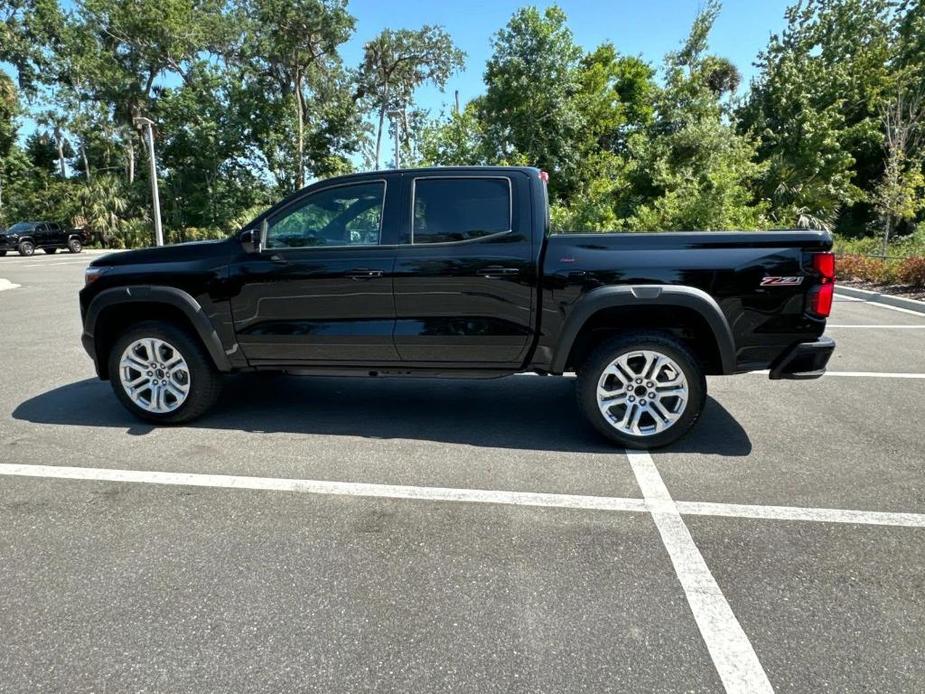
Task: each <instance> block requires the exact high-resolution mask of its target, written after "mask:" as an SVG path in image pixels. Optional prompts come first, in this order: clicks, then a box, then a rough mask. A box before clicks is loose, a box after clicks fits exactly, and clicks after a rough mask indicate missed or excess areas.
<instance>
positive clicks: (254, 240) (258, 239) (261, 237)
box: [240, 220, 269, 253]
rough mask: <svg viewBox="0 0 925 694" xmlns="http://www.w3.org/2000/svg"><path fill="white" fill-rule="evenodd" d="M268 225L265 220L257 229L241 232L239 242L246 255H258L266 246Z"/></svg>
mask: <svg viewBox="0 0 925 694" xmlns="http://www.w3.org/2000/svg"><path fill="white" fill-rule="evenodd" d="M268 231H269V224H267V221H266V220H263V222H261V224H260V227H259V228H258V229H247V230H246V231H243V232H241V236H240V240H241V245H242V246H244V250H245V251H247V252H248V253H260V252H261V251H263V249H264V248H265V247H266V245H267V232H268Z"/></svg>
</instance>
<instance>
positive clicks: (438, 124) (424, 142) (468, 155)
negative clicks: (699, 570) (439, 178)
mask: <svg viewBox="0 0 925 694" xmlns="http://www.w3.org/2000/svg"><path fill="white" fill-rule="evenodd" d="M478 113H479V105H478V100H475V101H473V102H470V103H469V104H467V105H466V107H465V108H464V109H462V110H461V111H453V112H452V113H450V114H449V116H446V117H444V118H442V119H439V120H436V121H432V122H430V123H429V124H427V125H426V126H424V128H423V132H422V135H421V163H422V164H424V165H430V166H476V165H479V164H485V163H487V161H486V156H485V134H484V130H483V128H482V122H481V121H480V120H479V116H478Z"/></svg>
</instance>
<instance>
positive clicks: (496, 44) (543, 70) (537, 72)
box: [478, 6, 583, 199]
mask: <svg viewBox="0 0 925 694" xmlns="http://www.w3.org/2000/svg"><path fill="white" fill-rule="evenodd" d="M492 47H493V54H492V56H491V58H489V60H488V64H487V66H486V67H485V83H486V85H487V90H486V92H485V96H484V97H483V98H482V99H480V100H479V102H478V108H479V119H480V120H481V122H482V127H483V129H484V133H485V146H486V148H487V150H486V151H487V153H488V155H489V159H491V160H493V161H495V162H497V163H510V164H519V163H529V164H531V165H534V166H538V167H540V168H542V169H545V170H547V171H549V173H550V175H551V181H550V184H549V191H550V194H551V196H552V197H553V198H554V199H556V198H559V197H561V196H563V195H565V194H566V193H567V192H569V191H574V189H575V187H576V186H577V183H578V181H577V177H576V172H577V167H578V155H579V153H578V151H576V149H575V148H574V147H573V146H572V145H573V144H574V143H575V142H576V140H577V139H578V138H579V134H580V132H581V129H582V125H583V123H582V116H581V112H580V110H579V108H578V104H577V103H576V100H575V99H574V98H573V95H574V94H575V92H576V91H578V89H579V75H580V61H581V58H582V52H581V48H580V47H579V46H578V45H577V44H576V43H575V41H574V38H573V36H572V32H571V31H570V30H569V28H568V27H567V26H566V17H565V13H564V12H563V11H562V10H561V9H559V8H558V7H556V6H552V7H549V8H548V9H546V10H545V11H544V12H542V13H541V12H540V11H539V10H537V9H536V8H534V7H527V8H524V9H522V10H518V11H517V12H516V13H515V14H514V16H513V17H512V18H511V20H510V22H508V24H507V26H506V27H504V28H503V29H501V30H500V31H499V32H498V33H497V34H495V36H494V39H493V41H492Z"/></svg>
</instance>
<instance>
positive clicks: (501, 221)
mask: <svg viewBox="0 0 925 694" xmlns="http://www.w3.org/2000/svg"><path fill="white" fill-rule="evenodd" d="M510 230H511V184H510V181H509V179H507V178H418V179H415V181H414V218H413V219H412V226H411V231H412V234H411V236H412V243H447V242H452V241H468V240H470V239H477V238H480V237H482V236H490V235H491V234H498V233H502V232H505V231H510Z"/></svg>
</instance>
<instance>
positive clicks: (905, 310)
mask: <svg viewBox="0 0 925 694" xmlns="http://www.w3.org/2000/svg"><path fill="white" fill-rule="evenodd" d="M862 303H864V304H865V305H867V306H876V307H877V308H888V309H890V310H891V311H899V312H900V313H908V314H909V315H910V316H922V315H925V314H923V313H922V312H921V311H913V310H912V309H910V308H903V307H902V306H890V305H889V304H881V303H880V302H879V301H863V300H862Z"/></svg>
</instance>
